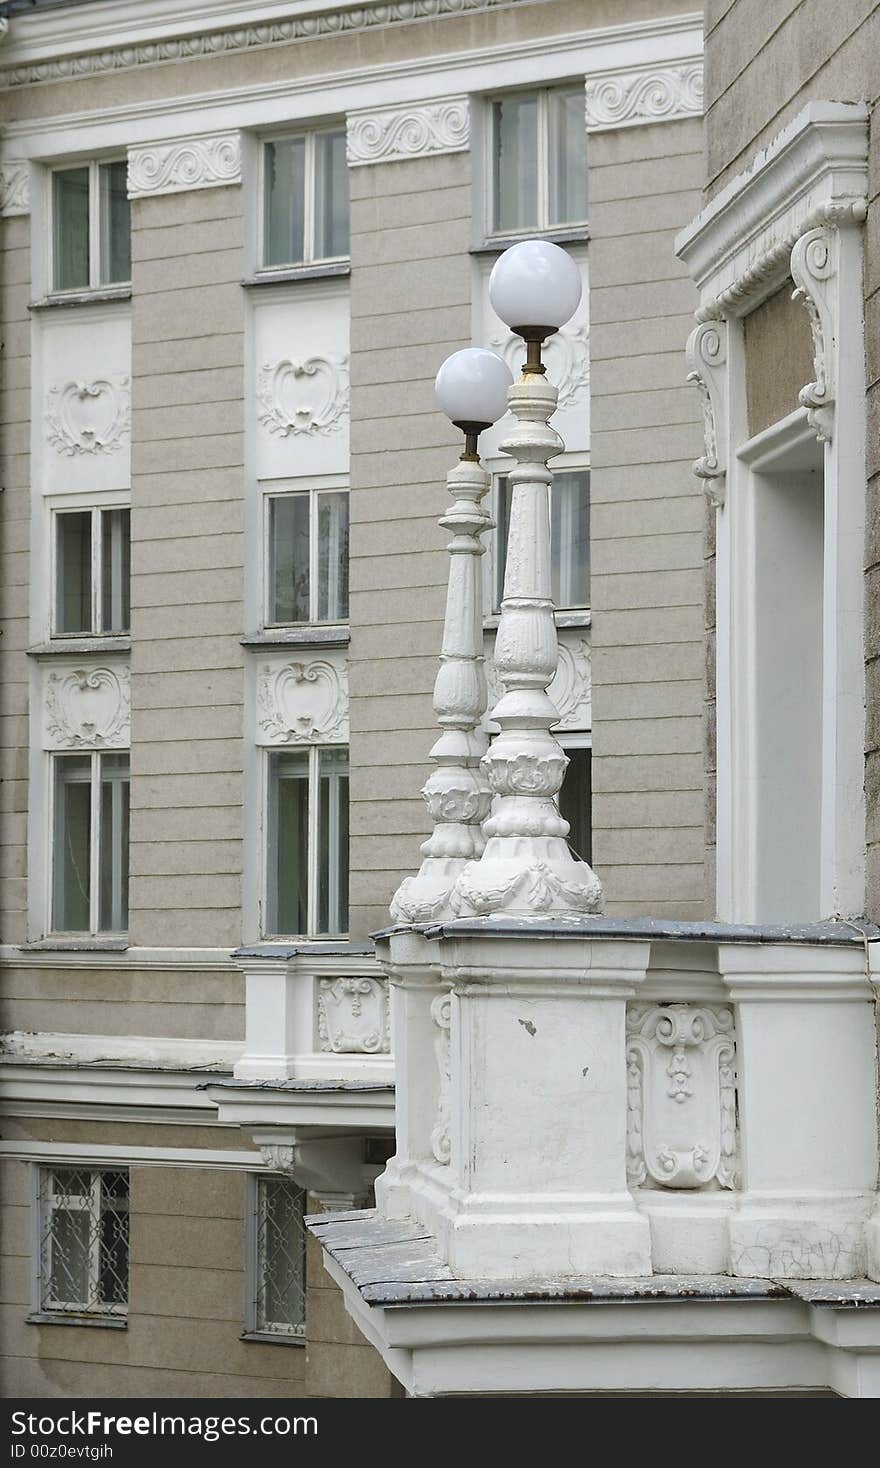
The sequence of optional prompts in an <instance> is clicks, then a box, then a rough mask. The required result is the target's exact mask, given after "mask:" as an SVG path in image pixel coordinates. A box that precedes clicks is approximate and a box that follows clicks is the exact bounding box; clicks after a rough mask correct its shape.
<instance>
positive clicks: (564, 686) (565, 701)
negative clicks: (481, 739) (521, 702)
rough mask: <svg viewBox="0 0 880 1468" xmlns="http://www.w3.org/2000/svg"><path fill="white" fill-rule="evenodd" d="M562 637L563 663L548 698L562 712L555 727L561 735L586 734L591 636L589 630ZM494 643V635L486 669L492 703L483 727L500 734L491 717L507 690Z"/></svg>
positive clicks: (487, 645) (589, 718) (589, 720)
mask: <svg viewBox="0 0 880 1468" xmlns="http://www.w3.org/2000/svg"><path fill="white" fill-rule="evenodd" d="M558 636H559V662H558V664H557V666H556V675H555V677H554V679H553V682H552V683H551V684H550V687H549V688H548V689H547V693H548V696H549V697H550V699H551V700H552V701H553V703H554V704H555V705H556V707H557V709H558V710H559V723H558V724H554V726H553V727H554V730H555V731H556V732H557V733H560V732H572V733H573V732H574V731H575V730H582V731H584V732H586V731H587V730H589V729H590V728H591V727H592V707H591V705H592V661H591V654H590V640H589V633H588V632H587V631H586V630H585V629H583V630H582V629H574V630H568V629H565V628H562V629H561V630H560V632H559V634H558ZM494 643H495V638H494V634H490V635H489V636H487V638H486V641H485V658H486V661H485V664H484V666H485V670H486V688H487V692H488V696H489V700H488V705H487V710H486V716H485V718H484V720H483V725H484V727H485V728H486V729H487V730H489V731H491V732H496V731H497V727H498V726H497V725H496V724H493V723H492V720H491V719H490V717H489V715H490V714H491V712H492V709H493V708H494V707H495V704H496V703H498V701H499V699H500V698H501V695H502V693H503V691H504V690H503V689H502V687H501V683H500V682H499V679H498V674H497V672H496V670H495V663H494V660H493V658H492V650H493V647H494Z"/></svg>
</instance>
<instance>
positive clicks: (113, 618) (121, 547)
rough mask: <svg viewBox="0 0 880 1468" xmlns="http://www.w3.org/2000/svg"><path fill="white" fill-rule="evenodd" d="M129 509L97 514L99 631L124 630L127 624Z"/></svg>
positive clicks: (129, 578)
mask: <svg viewBox="0 0 880 1468" xmlns="http://www.w3.org/2000/svg"><path fill="white" fill-rule="evenodd" d="M130 585H131V511H130V510H105V511H104V512H103V514H102V515H101V631H102V632H127V631H128V630H129V627H130V625H131V598H130Z"/></svg>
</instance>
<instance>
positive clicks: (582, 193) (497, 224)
mask: <svg viewBox="0 0 880 1468" xmlns="http://www.w3.org/2000/svg"><path fill="white" fill-rule="evenodd" d="M489 151H490V166H489V179H490V199H489V231H490V233H492V234H521V233H523V232H524V231H529V232H532V231H535V230H537V231H542V230H553V229H560V228H571V227H574V226H577V225H585V224H586V222H587V132H586V124H585V121H584V84H583V82H581V83H579V84H577V85H575V84H571V85H569V86H563V87H550V88H544V89H542V90H540V91H531V92H508V93H506V94H505V95H503V96H500V97H494V98H491V99H490V127H489Z"/></svg>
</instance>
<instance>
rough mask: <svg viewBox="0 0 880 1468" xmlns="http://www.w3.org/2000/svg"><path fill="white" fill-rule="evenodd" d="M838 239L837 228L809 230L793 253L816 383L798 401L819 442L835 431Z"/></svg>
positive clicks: (796, 298) (794, 294) (797, 292)
mask: <svg viewBox="0 0 880 1468" xmlns="http://www.w3.org/2000/svg"><path fill="white" fill-rule="evenodd" d="M837 251H838V240H837V233H836V231H835V230H834V229H830V228H820V229H811V230H808V231H807V233H806V234H803V235H801V237H800V239H799V240H798V241H797V242H796V244H795V246H794V248H793V249H792V252H791V276H792V280H793V281H794V283H795V290H794V291H793V292H792V297H791V298H792V300H793V301H802V302H803V304H804V307H805V308H806V312H807V315H808V316H809V318H810V331H811V333H812V336H813V370H814V372H815V373H816V380H815V382H808V383H807V384H806V385H805V386H804V387H802V388H801V390H800V392H799V394H798V401H799V402H800V403H801V405H802V406H803V407H805V408H806V410H807V418H808V419H809V422H810V425H811V427H812V428H813V430H814V431H815V434H816V437H817V439H818V440H819V442H820V443H829V442H830V440H831V435H832V433H833V431H834V399H835V394H836V383H835V354H836V347H837V343H836V341H835V330H834V304H833V300H832V295H833V287H832V280H833V277H834V276H835V275H836V274H837Z"/></svg>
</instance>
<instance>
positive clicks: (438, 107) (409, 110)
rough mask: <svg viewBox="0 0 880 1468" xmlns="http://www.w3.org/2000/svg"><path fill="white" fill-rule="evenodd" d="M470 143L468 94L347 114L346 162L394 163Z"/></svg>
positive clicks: (355, 164) (360, 164)
mask: <svg viewBox="0 0 880 1468" xmlns="http://www.w3.org/2000/svg"><path fill="white" fill-rule="evenodd" d="M469 143H470V117H469V110H468V99H467V97H443V98H442V99H441V100H439V101H436V102H424V103H422V104H421V105H410V106H407V107H377V108H374V109H373V110H372V111H370V112H350V113H349V114H348V162H349V165H350V166H351V167H352V168H361V167H363V166H364V165H365V164H368V163H393V162H397V161H400V160H402V159H407V158H424V157H426V156H427V155H428V154H434V153H463V152H465V151H466V150H467V148H468V146H469Z"/></svg>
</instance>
